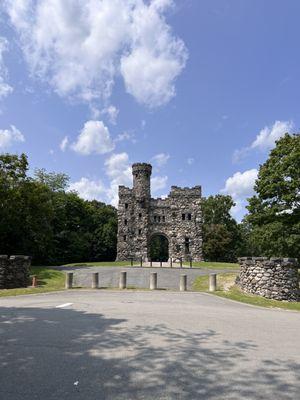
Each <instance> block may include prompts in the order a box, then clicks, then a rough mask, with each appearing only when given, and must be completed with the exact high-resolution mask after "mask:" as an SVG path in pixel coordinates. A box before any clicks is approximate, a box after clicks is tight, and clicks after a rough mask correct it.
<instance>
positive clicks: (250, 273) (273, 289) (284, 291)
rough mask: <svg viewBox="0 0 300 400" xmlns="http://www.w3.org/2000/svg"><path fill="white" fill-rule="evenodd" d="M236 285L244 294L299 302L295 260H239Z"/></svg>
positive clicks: (257, 258) (243, 258)
mask: <svg viewBox="0 0 300 400" xmlns="http://www.w3.org/2000/svg"><path fill="white" fill-rule="evenodd" d="M238 261H239V264H240V274H239V276H238V277H237V280H236V283H237V285H238V286H239V287H240V288H241V289H242V290H243V291H245V292H247V293H252V294H257V295H259V296H263V297H266V298H268V299H274V300H287V301H299V276H298V267H299V265H298V262H297V259H296V258H270V259H268V258H266V257H242V258H239V260H238Z"/></svg>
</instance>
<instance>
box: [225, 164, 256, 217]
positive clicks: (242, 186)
mask: <svg viewBox="0 0 300 400" xmlns="http://www.w3.org/2000/svg"><path fill="white" fill-rule="evenodd" d="M257 174H258V170H257V169H249V170H247V171H244V172H236V173H235V174H233V175H232V176H231V177H229V178H228V179H227V180H226V182H225V187H224V188H223V189H222V190H221V193H223V194H229V195H231V196H232V198H233V200H234V201H235V203H236V206H235V207H233V208H232V210H231V212H232V215H233V216H234V217H236V218H237V219H240V217H241V216H242V215H241V213H242V212H243V211H244V209H245V205H246V199H247V198H248V197H250V196H252V195H253V194H254V184H255V181H256V179H257Z"/></svg>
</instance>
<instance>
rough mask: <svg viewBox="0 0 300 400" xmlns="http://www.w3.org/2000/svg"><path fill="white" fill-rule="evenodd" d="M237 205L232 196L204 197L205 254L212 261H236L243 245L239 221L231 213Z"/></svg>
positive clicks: (205, 257)
mask: <svg viewBox="0 0 300 400" xmlns="http://www.w3.org/2000/svg"><path fill="white" fill-rule="evenodd" d="M234 205H235V203H234V201H233V200H232V197H231V196H225V195H216V196H209V197H207V198H204V199H203V202H202V218H203V254H204V259H206V260H210V261H235V260H236V257H237V256H238V255H239V249H240V247H241V235H240V231H239V227H238V225H237V222H236V221H235V220H234V218H232V216H231V215H230V209H231V208H232V207H233V206H234Z"/></svg>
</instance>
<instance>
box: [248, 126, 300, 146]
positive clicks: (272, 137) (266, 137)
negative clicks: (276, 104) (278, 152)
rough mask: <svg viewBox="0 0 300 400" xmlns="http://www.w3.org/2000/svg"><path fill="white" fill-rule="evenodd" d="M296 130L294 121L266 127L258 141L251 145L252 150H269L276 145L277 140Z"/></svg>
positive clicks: (257, 138) (260, 133) (258, 136)
mask: <svg viewBox="0 0 300 400" xmlns="http://www.w3.org/2000/svg"><path fill="white" fill-rule="evenodd" d="M293 129H294V123H293V122H292V121H275V123H274V124H273V126H265V127H264V128H263V129H262V130H261V131H260V132H259V134H258V135H257V136H256V139H255V140H254V142H253V143H252V144H251V148H252V149H255V148H258V149H261V150H269V149H271V148H272V147H273V146H274V145H275V142H276V140H278V139H280V138H281V137H282V136H283V135H284V134H285V133H287V132H291V130H293Z"/></svg>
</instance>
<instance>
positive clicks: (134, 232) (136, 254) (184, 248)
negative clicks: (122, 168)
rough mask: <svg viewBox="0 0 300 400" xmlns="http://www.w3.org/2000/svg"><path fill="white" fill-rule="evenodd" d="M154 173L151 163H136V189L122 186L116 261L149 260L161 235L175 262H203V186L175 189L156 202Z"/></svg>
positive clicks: (134, 168) (134, 182) (134, 175)
mask: <svg viewBox="0 0 300 400" xmlns="http://www.w3.org/2000/svg"><path fill="white" fill-rule="evenodd" d="M151 172H152V166H151V165H150V164H146V163H136V164H133V166H132V174H133V188H132V189H130V188H127V187H125V186H120V187H119V207H118V245H117V259H118V260H128V259H130V258H134V259H139V258H140V257H142V258H143V259H144V260H148V259H149V257H150V243H151V239H152V238H153V236H155V235H162V236H164V237H166V238H167V239H168V243H169V257H170V258H172V259H173V260H174V261H176V260H178V259H180V258H182V259H183V260H189V259H190V258H192V259H193V260H194V261H202V214H201V186H195V187H193V188H180V187H177V186H172V187H171V192H170V194H169V196H168V197H166V198H165V199H161V198H157V199H153V198H151V190H150V189H151V187H150V177H151Z"/></svg>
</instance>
